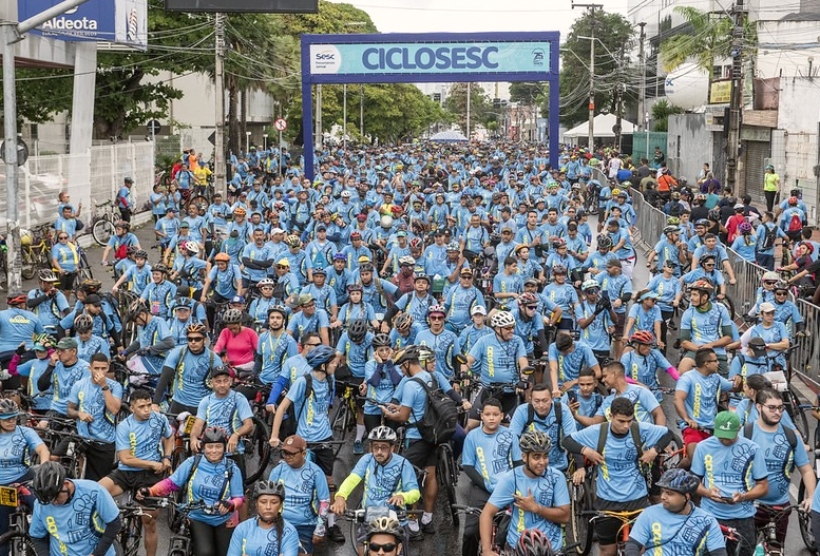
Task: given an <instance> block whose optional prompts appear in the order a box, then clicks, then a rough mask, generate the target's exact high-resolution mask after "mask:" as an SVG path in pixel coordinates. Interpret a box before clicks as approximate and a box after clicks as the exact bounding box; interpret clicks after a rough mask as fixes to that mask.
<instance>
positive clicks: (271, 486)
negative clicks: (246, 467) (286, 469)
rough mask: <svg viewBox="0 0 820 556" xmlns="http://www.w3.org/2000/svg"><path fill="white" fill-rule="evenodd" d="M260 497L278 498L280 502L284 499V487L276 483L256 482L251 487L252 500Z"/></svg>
mask: <svg viewBox="0 0 820 556" xmlns="http://www.w3.org/2000/svg"><path fill="white" fill-rule="evenodd" d="M260 496H278V497H279V499H280V500H284V499H285V485H283V484H282V483H279V482H277V481H257V482H256V484H255V485H253V497H254V499H256V498H259V497H260Z"/></svg>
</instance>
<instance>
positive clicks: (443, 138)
mask: <svg viewBox="0 0 820 556" xmlns="http://www.w3.org/2000/svg"><path fill="white" fill-rule="evenodd" d="M430 141H434V142H437V143H466V142H467V138H466V137H465V136H464V135H462V134H461V133H459V132H458V131H439V132H438V133H436V134H435V135H433V136H432V137H430Z"/></svg>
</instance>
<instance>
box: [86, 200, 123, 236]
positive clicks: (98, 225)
mask: <svg viewBox="0 0 820 556" xmlns="http://www.w3.org/2000/svg"><path fill="white" fill-rule="evenodd" d="M92 202H93V203H94V217H93V218H92V219H91V224H90V226H89V227H90V228H91V235H92V237H93V238H94V241H96V242H97V244H98V245H100V246H102V247H105V246H106V245H108V240H109V239H111V236H113V235H114V225H115V224H116V223H117V220H118V217H117V215H116V214H115V211H114V201H105V202H103V203H97V202H96V201H93V200H92Z"/></svg>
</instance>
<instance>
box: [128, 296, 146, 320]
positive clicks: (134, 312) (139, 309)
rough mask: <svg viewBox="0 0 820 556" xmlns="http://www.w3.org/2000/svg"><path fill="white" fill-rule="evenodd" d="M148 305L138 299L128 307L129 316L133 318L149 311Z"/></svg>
mask: <svg viewBox="0 0 820 556" xmlns="http://www.w3.org/2000/svg"><path fill="white" fill-rule="evenodd" d="M148 312H149V311H148V305H146V304H145V303H144V302H142V301H141V300H139V299H137V300H136V301H134V302H133V303H131V305H129V307H128V318H129V319H130V320H133V319H135V318H137V317H138V316H140V315H141V314H142V313H148Z"/></svg>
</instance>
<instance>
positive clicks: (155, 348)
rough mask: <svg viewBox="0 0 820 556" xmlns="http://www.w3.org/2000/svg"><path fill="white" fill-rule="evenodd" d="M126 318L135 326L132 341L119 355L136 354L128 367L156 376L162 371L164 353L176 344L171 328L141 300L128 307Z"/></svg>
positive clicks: (125, 356) (124, 356)
mask: <svg viewBox="0 0 820 556" xmlns="http://www.w3.org/2000/svg"><path fill="white" fill-rule="evenodd" d="M128 319H129V320H130V321H131V322H133V323H134V324H135V325H136V326H137V336H136V339H135V340H134V342H133V343H132V344H131V345H130V346H128V347H126V348H125V350H123V352H122V353H121V357H123V358H128V357H129V356H131V355H132V354H136V355H135V357H134V360H135V361H134V362H133V363H129V368H132V369H133V370H136V371H138V372H144V373H147V374H149V375H150V376H151V377H154V378H155V377H158V376H159V375H160V373H161V372H162V366H163V364H164V362H165V355H166V354H167V353H168V351H170V350H171V349H173V348H174V347H175V346H176V342H175V341H174V337H173V336H172V335H171V330H170V329H169V328H168V324H166V322H165V320H163V319H162V318H158V317H157V316H155V315H154V314H152V313H151V312H150V310H149V309H148V306H147V305H145V303H143V302H142V301H141V300H139V299H138V300H137V301H134V302H133V303H132V304H131V306H130V307H129V308H128Z"/></svg>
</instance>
